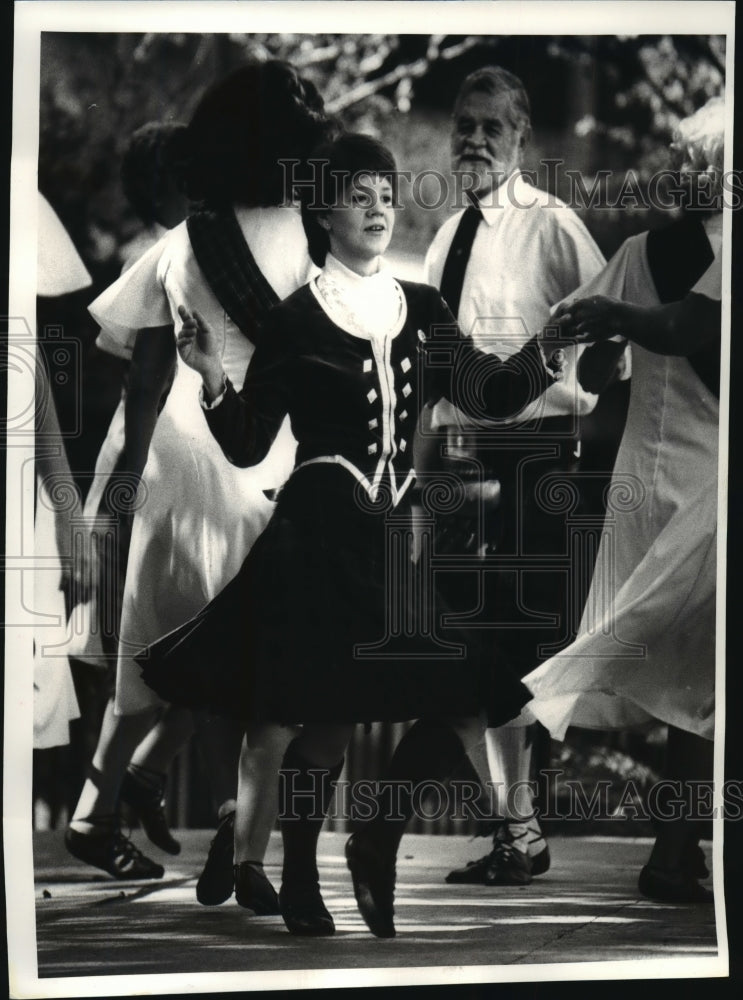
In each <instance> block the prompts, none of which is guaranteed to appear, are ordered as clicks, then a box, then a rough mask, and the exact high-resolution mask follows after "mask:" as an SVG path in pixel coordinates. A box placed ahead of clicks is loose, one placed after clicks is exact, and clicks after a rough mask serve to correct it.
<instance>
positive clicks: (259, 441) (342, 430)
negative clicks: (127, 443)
mask: <svg viewBox="0 0 743 1000" xmlns="http://www.w3.org/2000/svg"><path fill="white" fill-rule="evenodd" d="M399 284H400V286H401V288H402V290H403V293H404V295H405V300H406V306H407V315H406V316H405V319H404V322H403V323H402V328H401V329H400V330H399V333H397V335H395V336H392V335H389V336H388V337H386V338H385V340H384V341H383V342H379V343H377V345H376V346H375V345H373V343H372V341H370V340H367V339H364V338H362V337H359V336H356V335H354V334H351V333H348V332H346V331H345V330H343V329H341V328H340V327H339V326H337V325H336V324H335V323H334V322H333V321H332V320H331V319H330V318H329V317H328V315H327V314H326V313H325V311H324V310H323V308H322V307H321V305H320V303H319V302H318V301H317V299H316V298H315V296H314V294H313V293H312V291H311V289H310V287H309V286H308V285H305V286H304V287H303V288H300V289H299V290H298V291H296V292H295V293H294V294H293V295H291V296H289V298H287V299H285V300H284V301H283V302H282V303H280V304H279V305H278V306H276V307H275V308H273V309H272V310H271V311H270V312H269V313H268V315H267V317H266V319H265V321H264V324H263V329H262V335H261V337H260V339H259V342H258V346H257V347H256V351H255V354H254V355H253V358H252V360H251V363H250V366H249V368H248V372H247V376H246V379H245V383H244V385H243V387H242V389H241V390H240V391H239V392H237V391H236V389H235V388H234V386H233V385H232V384H231V383H230V382H229V381H228V382H227V384H226V392H225V395H224V398H223V399H222V400H221V402H219V403H218V404H217V405H216V406H215V407H214V408H213V409H206V410H205V411H204V412H205V416H206V419H207V421H208V424H209V427H210V429H211V431H212V433H213V434H214V437H215V438H216V440H217V441H218V442H219V444H220V446H221V447H222V450H223V451H224V453H225V455H226V456H227V458H228V460H229V461H230V462H232V463H233V464H235V465H238V466H250V465H256V464H257V463H259V462H260V461H261V460H262V459H263V458H264V457H265V456H266V454H267V452H268V450H269V448H270V447H271V444H272V442H273V440H274V438H275V437H276V434H277V432H278V430H279V427H280V426H281V423H282V421H283V419H284V417H285V415H286V414H289V417H290V420H291V426H292V431H293V434H294V436H295V438H296V439H297V442H298V449H297V457H296V467H299V466H303V465H305V464H307V463H310V464H314V463H316V462H334V463H336V464H339V465H342V466H344V467H345V468H347V469H348V471H350V472H351V473H352V475H353V476H355V478H356V479H357V480H358V481H360V482H362V483H363V484H364V485H365V486H366V487H367V488H368V489H369V490H371V489H372V488H373V486H374V485H375V484H376V483H378V482H379V481H380V479H381V478H383V477H384V478H386V479H387V478H388V479H389V481H391V484H392V493H393V498H396V497H397V496H398V495H402V493H403V491H404V490H405V489H406V488H407V485H409V483H410V482H411V481H412V478H413V477H414V470H413V467H412V458H413V456H412V451H413V447H412V446H413V435H414V432H415V428H416V425H417V422H418V417H419V415H420V411H421V408H422V406H423V405H424V404H426V403H432V402H435V401H436V400H438V399H440V398H442V397H446V398H448V399H449V400H450V401H451V402H452V403H454V404H455V405H456V406H457V407H458V408H459V409H460V410H462V411H463V412H464V413H466V414H467V415H468V416H470V417H474V418H475V419H478V418H486V417H487V418H490V419H493V418H495V419H497V418H505V417H509V418H512V417H513V415H515V414H518V413H519V412H520V411H521V410H522V409H523V408H524V407H526V406H527V405H528V404H529V403H530V402H532V401H533V400H534V399H535V398H537V397H538V396H539V395H541V393H542V392H544V390H545V389H546V388H547V387H548V386H549V385H550V384H551V382H552V375H551V373H550V372H549V371H548V369H547V368H546V367H545V364H544V361H543V358H542V354H541V351H540V348H539V345H538V344H537V342H536V340H535V339H532V340H530V341H529V342H528V343H527V344H525V345H524V346H523V347H522V348H521V350H520V351H519V352H518V353H517V354H515V355H513V356H512V357H510V358H508V359H505V360H503V359H501V358H499V357H497V356H495V355H491V354H485V353H483V352H482V351H479V350H478V349H477V348H476V347H475V346H474V344H473V342H472V340H471V339H470V338H468V337H464V336H463V335H462V334H461V333H460V332H459V329H458V327H457V325H456V322H455V320H454V319H453V317H452V315H451V313H450V312H449V310H448V308H447V306H446V304H445V303H444V301H443V300H442V298H441V296H440V295H439V293H438V292H437V291H436V290H435V289H434V288H431V287H430V286H428V285H422V284H417V283H412V282H406V281H401V282H399Z"/></svg>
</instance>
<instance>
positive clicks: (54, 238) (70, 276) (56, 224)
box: [36, 192, 91, 296]
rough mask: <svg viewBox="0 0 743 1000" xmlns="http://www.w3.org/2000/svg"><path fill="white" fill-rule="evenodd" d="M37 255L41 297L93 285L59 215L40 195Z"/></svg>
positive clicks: (38, 285)
mask: <svg viewBox="0 0 743 1000" xmlns="http://www.w3.org/2000/svg"><path fill="white" fill-rule="evenodd" d="M38 207H39V219H38V238H37V244H38V252H37V260H38V264H37V268H38V270H37V278H36V291H37V294H38V295H42V296H56V295H67V294H68V293H69V292H77V291H79V290H80V289H81V288H87V287H88V285H89V284H90V283H91V278H90V275H89V274H88V271H87V268H86V267H85V265H84V264H83V262H82V260H80V255H79V254H78V252H77V250H76V249H75V245H74V243H73V242H72V240H71V239H70V237H69V234H68V233H67V230H66V229H65V227H64V226H63V225H62V223H61V222H60V220H59V218H58V216H57V213H56V212H55V211H54V209H53V208H52V206H51V205H50V204H49V202H48V201H47V200H46V198H45V197H44V195H43V194H41V192H39V193H38Z"/></svg>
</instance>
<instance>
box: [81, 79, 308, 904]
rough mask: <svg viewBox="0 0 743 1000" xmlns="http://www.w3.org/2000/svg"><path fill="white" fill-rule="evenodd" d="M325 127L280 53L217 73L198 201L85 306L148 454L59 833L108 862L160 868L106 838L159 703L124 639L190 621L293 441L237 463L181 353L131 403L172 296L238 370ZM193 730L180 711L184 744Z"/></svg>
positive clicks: (190, 140)
mask: <svg viewBox="0 0 743 1000" xmlns="http://www.w3.org/2000/svg"><path fill="white" fill-rule="evenodd" d="M327 127H328V122H327V119H326V117H325V116H324V114H323V106H322V100H321V98H320V97H319V95H318V94H317V92H316V90H315V88H314V87H313V86H312V85H311V84H309V83H306V82H305V81H303V80H301V79H300V77H299V76H298V75H297V73H296V72H295V71H294V70H293V69H292V68H291V67H290V66H288V65H287V64H285V63H281V62H277V61H269V62H266V63H261V64H257V63H256V64H249V65H246V66H244V67H242V68H241V69H239V70H237V71H236V72H234V73H233V74H231V75H230V76H229V77H227V78H225V79H224V80H222V81H220V82H219V83H218V84H216V85H215V86H214V87H213V88H211V90H210V91H208V92H207V94H206V95H205V96H204V98H203V99H202V101H201V102H200V104H199V106H198V107H197V109H196V111H195V113H194V115H193V118H192V120H191V122H190V124H189V126H188V134H187V137H186V138H187V145H188V149H189V156H190V163H189V168H188V178H187V190H188V194H189V195H190V196H191V198H192V199H193V200H194V201H196V202H198V203H200V204H202V205H203V207H204V211H202V212H199V213H197V214H195V215H193V216H191V217H190V218H189V219H188V220H187V222H185V223H183V224H181V225H179V226H177V227H176V228H175V229H173V230H172V231H171V232H170V233H168V234H167V235H166V236H165V237H164V238H163V239H162V240H161V241H160V242H159V243H158V244H156V245H155V246H154V247H153V248H152V249H151V250H150V251H148V252H147V253H146V254H145V255H144V256H143V257H142V258H141V259H140V260H139V261H138V262H137V263H136V264H135V265H134V266H133V267H132V268H130V269H129V270H128V271H127V272H126V273H125V274H124V275H122V277H121V278H120V279H119V280H118V281H117V282H116V283H115V284H114V285H113V286H111V288H109V289H108V290H107V291H106V292H104V293H103V295H101V296H99V298H98V299H97V300H96V301H95V302H94V303H93V304H92V306H91V307H90V308H91V312H92V314H93V316H94V317H95V318H96V320H97V321H98V322H99V324H100V325H101V327H103V328H105V329H106V331H107V332H108V334H109V335H110V336H111V337H114V338H116V339H117V340H118V341H119V342H120V343H121V344H123V345H128V346H129V348H130V349H131V351H132V373H131V379H130V387H129V394H128V402H127V440H126V455H127V461H128V463H129V466H130V467H131V468H132V469H133V470H134V471H137V470H141V469H142V468H144V471H143V473H142V486H141V488H140V496H139V499H138V503H139V508H138V509H137V510H136V512H135V514H134V517H133V524H132V531H131V546H130V551H129V561H128V565H127V574H126V583H125V589H124V595H123V603H122V617H121V635H120V642H119V658H118V664H117V683H116V711H117V713H118V714H117V720H119V723H118V726H117V729H116V733H115V738H114V737H113V736H111V734H110V733H108V734H106V733H104V734H102V740H103V743H102V744H99V747H98V751H97V753H96V757H95V759H94V762H93V765H94V766H93V773H92V775H91V778H90V779H89V780H88V781H87V782H86V785H85V787H84V789H83V792H82V795H81V798H80V801H79V803H78V807H77V809H76V811H75V815H74V817H73V821H72V823H71V824H70V830H69V831H68V840H67V843H68V847H69V849H70V850H71V851H72V853H73V854H75V855H76V856H77V857H79V858H81V859H82V860H85V861H87V862H88V863H90V864H93V865H97V866H98V867H101V868H103V869H104V870H106V871H108V872H110V873H111V874H112V875H114V876H115V877H128V878H132V877H135V878H136V877H140V878H142V877H145V878H146V877H159V876H160V875H162V868H161V866H159V865H154V863H153V862H149V860H148V859H145V860H147V861H148V864H147V865H145V864H143V863H141V862H140V863H139V864H138V865H137V866H132V865H131V864H129V863H128V862H127V858H126V856H125V854H124V853H122V851H120V850H118V849H116V844H117V843H121V840H122V838H121V835H120V834H119V833H118V828H117V819H116V805H117V801H118V793H119V787H120V784H121V780H122V778H123V774H124V771H125V769H126V765H127V763H128V762H129V760H130V759H131V755H132V751H133V750H134V748H135V747H136V746H137V744H139V742H140V740H141V739H142V737H143V736H144V734H145V733H146V732H148V731H149V730H150V727H151V725H152V719H153V713H154V712H155V711H156V710H157V709H159V708H160V706H161V702H160V700H159V699H158V698H156V697H155V695H154V694H153V693H152V691H150V690H149V689H148V688H146V687H145V686H144V685H143V684H142V683H141V681H140V678H139V670H138V668H137V667H136V665H135V664H134V663H133V661H132V659H131V653H132V652H133V651H134V650H136V649H139V648H140V647H141V646H142V644H143V643H146V642H151V641H153V640H155V639H156V638H158V637H159V636H161V635H163V634H165V633H167V632H168V631H170V630H171V629H172V628H174V627H176V626H177V625H179V624H181V623H182V622H183V621H185V620H186V619H187V618H188V617H189V615H192V614H194V613H195V612H196V611H197V610H198V609H199V608H200V607H201V606H202V605H203V603H204V602H205V601H206V600H209V598H210V597H212V596H214V594H216V593H217V592H218V591H219V590H220V589H221V588H222V587H223V586H224V584H225V583H226V582H227V580H229V579H230V577H231V576H232V575H233V574H234V573H235V572H236V571H237V569H238V568H239V566H240V564H241V562H242V561H243V559H244V558H245V555H246V553H247V552H248V550H249V549H250V546H251V545H252V543H253V541H254V540H255V538H256V537H257V536H258V534H259V533H260V531H261V530H262V528H263V527H264V525H265V524H266V522H267V520H268V518H269V516H270V513H271V511H272V507H273V505H272V503H271V502H270V501H269V500H268V499H267V497H266V495H265V492H264V491H266V490H268V489H271V488H274V487H276V486H277V485H279V484H280V483H281V481H282V478H283V476H284V475H285V474H286V471H288V468H289V467H290V466H291V459H292V456H293V450H294V444H293V439H292V437H291V434H290V431H289V428H288V425H285V426H284V428H283V429H282V431H281V433H280V435H279V440H278V441H277V444H276V447H275V448H274V449H273V451H272V452H271V455H270V456H268V457H267V458H266V461H264V462H262V463H261V464H260V465H259V466H258V467H256V468H254V469H250V470H239V469H236V468H234V467H233V466H231V465H230V464H229V463H228V462H227V461H226V460H225V459H224V457H223V456H222V454H221V453H220V452H219V449H217V448H215V446H214V442H213V439H212V438H211V436H210V435H209V433H208V430H207V428H206V427H205V425H204V421H203V418H202V417H201V414H200V412H199V406H198V403H197V401H196V397H195V388H194V386H198V379H196V377H195V376H194V373H193V372H192V371H191V370H190V369H189V368H188V367H187V366H185V365H183V364H179V365H178V369H177V373H176V377H175V380H174V382H173V385H172V388H171V390H170V393H169V395H168V399H167V402H166V404H165V407H164V409H163V410H162V412H161V414H160V416H159V418H158V417H157V413H156V407H155V406H153V405H150V406H149V407H147V408H145V409H144V411H143V410H142V409H140V407H139V406H138V405H137V400H139V399H140V396H141V393H139V392H138V391H137V390H136V387H137V384H138V380H140V383H141V381H146V382H147V384H148V385H149V386H150V391H149V392H148V398H149V400H150V401H157V400H158V399H159V398H160V396H161V390H162V387H164V386H165V385H166V384H167V378H168V375H169V372H170V369H171V365H172V363H173V360H174V359H175V342H174V336H173V330H174V322H176V319H177V313H176V309H177V307H178V306H179V305H180V304H182V303H183V302H184V301H189V302H192V303H194V304H196V305H197V306H198V308H199V309H200V310H201V311H202V312H203V314H204V315H205V316H208V317H209V320H210V322H212V323H213V324H214V326H215V328H217V329H219V330H220V332H221V335H222V337H223V341H224V348H225V351H224V363H225V367H226V368H227V370H228V371H229V372H231V373H232V374H233V377H237V373H238V372H239V373H242V372H244V370H245V366H246V365H247V362H248V360H249V359H250V356H251V354H252V352H253V349H254V337H255V330H256V323H257V320H258V319H259V318H260V316H261V315H262V312H263V311H264V310H265V308H267V306H268V305H269V304H273V303H274V302H276V301H278V300H279V299H281V298H283V297H285V296H286V295H288V294H289V293H290V292H292V291H294V290H295V289H296V288H298V287H299V286H300V285H302V284H303V283H304V282H305V281H306V280H307V279H308V277H309V276H310V275H311V274H312V273H313V271H314V269H313V267H312V263H311V261H310V259H309V256H308V254H307V248H306V241H305V239H304V234H303V231H302V225H301V221H300V218H299V214H298V212H296V211H295V210H294V209H293V208H292V207H291V189H290V186H289V180H290V177H289V173H288V172H287V171H286V170H285V167H284V164H283V163H282V161H289V162H292V161H294V162H295V165H296V163H297V162H301V161H303V160H304V158H305V157H306V155H307V153H308V151H309V150H310V149H311V147H312V145H314V144H315V143H316V142H317V141H319V139H321V138H322V137H323V136H324V135H325V134H326V130H327ZM145 462H146V464H145ZM223 655H227V656H228V655H230V654H229V652H228V651H226V652H225V653H224V654H223ZM195 707H197V708H202V707H203V706H195ZM214 729H215V726H214V725H213V724H212V725H210V726H209V730H210V731H211V732H212V733H213V731H214ZM189 734H190V721H189V720H188V719H187V720H186V722H185V723H184V731H183V735H182V739H181V744H182V741H183V739H185V738H186V737H187V736H188V735H189ZM217 735H219V734H217ZM263 735H264V742H263V744H262V745H261V746H259V747H258V748H257V749H256V753H258V754H259V756H260V757H261V759H262V760H264V761H266V760H267V761H268V763H267V764H266V767H267V768H268V770H267V771H264V769H263V768H262V767H260V768H256V767H254V766H248V765H249V764H250V762H249V761H248V763H247V764H246V774H247V776H248V778H249V779H250V782H252V783H253V784H252V785H251V784H250V782H249V783H248V787H247V792H246V794H247V795H248V797H249V798H251V797H252V798H253V799H258V800H260V801H261V803H265V802H268V805H269V808H268V809H267V808H265V807H264V808H263V809H261V810H258V811H257V812H254V813H252V814H251V815H247V814H246V815H245V817H244V820H245V821H244V825H243V828H242V829H240V830H238V831H237V832H236V835H235V836H236V840H237V843H238V859H239V857H240V854H241V853H242V856H243V857H246V858H249V859H251V860H254V861H256V862H260V861H262V857H263V853H262V852H263V851H264V850H265V843H266V842H267V839H268V835H269V831H270V826H271V824H272V822H273V818H274V816H275V808H276V807H275V778H274V775H275V772H276V768H277V767H278V764H279V762H280V759H281V753H282V752H283V747H284V746H285V744H286V741H287V739H288V736H287V735H286V734H285V733H283V732H280V733H279V735H280V740H279V741H278V744H277V740H276V739H275V738H274V737H275V732H274V733H272V732H271V731H267V732H266V733H265V734H263ZM282 741H283V742H282ZM209 742H210V743H215V742H217V740H216V739H213V740H210V741H209ZM205 746H206V744H205ZM277 754H278V757H277V758H276V759H275V760H273V759H272V756H271V755H273V757H276V755H277ZM269 765H270V766H269ZM264 773H267V774H268V775H270V785H271V789H270V792H269V793H268V794H261V791H262V789H261V787H260V785H259V786H258V788H257V789H256V787H255V782H256V781H259V779H260V776H261V775H263V774H264ZM210 776H211V778H212V781H213V783H214V787H215V790H216V798H217V801H218V802H221V803H222V805H221V807H220V819H221V820H222V825H221V826H220V830H219V832H218V836H217V838H215V843H214V845H213V847H214V850H213V852H212V854H211V855H210V859H209V860H208V862H207V866H206V868H205V871H204V873H203V875H202V877H201V879H200V881H199V884H198V885H197V896H198V898H199V899H200V900H201V901H202V902H205V903H217V902H222V901H223V900H224V899H226V898H228V897H229V895H230V894H231V892H232V888H233V846H232V841H233V828H232V821H233V811H234V770H233V767H232V766H229V765H227V764H225V754H224V753H222V754H221V755H220V756H218V757H217V761H216V762H215V763H212V764H211V766H210ZM272 801H273V803H274V807H273V808H274V813H273V815H270V816H269V815H268V813H270V804H271V802H272ZM210 861H211V862H212V863H211V864H210ZM254 881H255V880H254ZM251 884H252V883H251ZM256 891H259V892H260V893H261V894H262V895H261V898H260V899H258V901H257V902H256V900H255V899H254V898H252V897H251V894H250V893H245V894H241V893H240V892H238V902H242V903H244V904H245V905H251V904H252V903H256V906H257V907H258V908H261V907H263V908H264V909H265V908H270V907H273V908H274V910H275V906H276V903H275V894H273V890H272V889H271V887H270V885H269V884H268V882H267V880H266V879H265V876H262V875H260V878H259V879H258V886H257V890H256ZM253 908H256V907H253Z"/></svg>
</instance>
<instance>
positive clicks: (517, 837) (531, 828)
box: [485, 711, 547, 858]
mask: <svg viewBox="0 0 743 1000" xmlns="http://www.w3.org/2000/svg"><path fill="white" fill-rule="evenodd" d="M532 722H533V718H532V717H531V716H530V713H528V711H527V712H523V713H522V715H521V716H519V717H518V718H517V719H514V720H513V721H512V722H510V723H508V724H507V725H505V726H499V727H498V728H497V729H488V730H487V732H486V733H485V746H486V749H487V757H488V767H489V769H490V780H491V781H492V782H493V783H494V786H495V788H496V789H497V790H498V815H499V816H503V817H504V819H505V820H506V831H504V833H507V837H508V840H509V842H510V843H512V845H513V847H514V848H515V849H516V850H518V851H521V853H523V854H528V855H529V856H530V858H534V857H537V856H538V855H539V854H541V853H542V852H544V851H545V850H546V847H547V845H546V842H545V840H544V837H543V836H542V831H541V829H540V826H539V822H538V820H537V818H536V816H535V813H534V791H533V788H532V786H531V784H530V781H531V777H532V756H533V738H534V727H533V726H532V725H531V723H532Z"/></svg>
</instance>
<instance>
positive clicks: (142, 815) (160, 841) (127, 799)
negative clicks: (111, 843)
mask: <svg viewBox="0 0 743 1000" xmlns="http://www.w3.org/2000/svg"><path fill="white" fill-rule="evenodd" d="M164 791H165V782H164V781H163V782H162V783H161V784H159V785H158V786H157V787H150V786H148V785H145V784H144V783H143V782H141V781H137V779H136V777H135V776H134V775H133V774H132V773H131V772H130V771H127V772H126V773H125V774H124V780H123V781H122V783H121V801H122V802H124V803H125V804H126V805H128V806H130V807H131V808H132V809H133V810H134V812H135V813H136V815H137V817H138V819H139V821H140V823H141V824H142V829H143V830H144V832H145V833H146V834H147V836H148V837H149V839H150V840H151V841H152V843H153V844H154V845H155V847H159V848H160V850H162V851H167V853H168V854H180V853H181V845H180V844H179V843H178V841H177V840H176V839H175V838H174V837H173V836H172V834H171V832H170V828H169V827H168V820H167V817H166V815H165V795H164Z"/></svg>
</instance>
